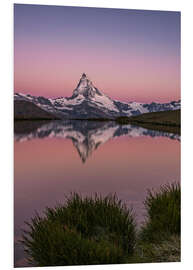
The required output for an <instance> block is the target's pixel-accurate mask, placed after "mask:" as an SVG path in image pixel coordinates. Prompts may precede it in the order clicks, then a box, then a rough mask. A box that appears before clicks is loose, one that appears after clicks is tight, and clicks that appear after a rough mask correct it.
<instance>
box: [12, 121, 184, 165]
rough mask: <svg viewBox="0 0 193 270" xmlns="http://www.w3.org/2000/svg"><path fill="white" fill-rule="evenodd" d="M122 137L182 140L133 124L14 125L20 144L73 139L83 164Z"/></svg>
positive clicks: (45, 122) (50, 122) (27, 122)
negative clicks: (107, 143)
mask: <svg viewBox="0 0 193 270" xmlns="http://www.w3.org/2000/svg"><path fill="white" fill-rule="evenodd" d="M120 136H127V137H128V138H133V137H141V136H150V137H160V136H162V137H168V138H170V139H174V140H180V135H178V134H173V133H169V132H160V131H156V130H149V129H146V128H143V127H137V126H133V125H124V126H120V125H118V124H116V122H114V121H106V122H105V121H104V122H100V121H81V120H80V121H75V120H64V121H61V120H59V121H56V120H55V121H16V123H15V125H14V138H15V141H16V142H23V141H26V140H32V139H37V138H38V139H44V138H62V139H70V140H72V143H73V145H74V147H75V148H76V149H77V152H78V154H79V156H80V158H81V160H82V162H83V163H84V162H86V160H87V159H88V158H89V157H90V156H91V155H92V153H93V152H94V151H95V150H96V149H97V148H98V147H99V146H101V145H103V144H104V143H105V142H107V141H108V140H110V139H113V138H117V137H120Z"/></svg>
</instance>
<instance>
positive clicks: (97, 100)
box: [14, 73, 180, 119]
mask: <svg viewBox="0 0 193 270" xmlns="http://www.w3.org/2000/svg"><path fill="white" fill-rule="evenodd" d="M14 100H15V101H18V100H19V101H21V100H23V101H28V102H30V103H33V104H35V105H36V106H38V107H39V108H41V109H42V110H43V111H46V112H48V113H50V114H51V115H52V117H54V118H60V119H97V118H105V119H114V118H116V117H119V116H133V115H139V114H143V113H148V112H156V111H167V110H176V109H180V101H172V102H169V103H155V102H152V103H150V104H143V103H138V102H129V103H125V102H121V101H117V100H113V99H111V98H110V97H108V96H107V95H105V94H103V93H102V92H101V91H99V90H98V89H97V88H96V87H95V86H94V85H93V83H92V82H91V81H90V80H89V79H88V77H87V76H86V74H85V73H83V74H82V76H81V78H80V81H79V83H78V85H77V87H76V89H75V90H74V91H73V94H72V96H71V97H59V98H55V99H51V98H45V97H35V96H31V95H29V94H28V95H25V94H21V93H16V94H15V95H14ZM28 104H29V103H28ZM26 106H27V105H26ZM17 111H18V106H17V103H15V118H17V115H18V114H17ZM20 116H21V114H20Z"/></svg>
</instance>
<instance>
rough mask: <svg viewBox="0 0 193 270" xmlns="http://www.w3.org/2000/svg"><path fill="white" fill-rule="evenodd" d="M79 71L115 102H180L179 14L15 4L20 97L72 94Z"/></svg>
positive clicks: (16, 77)
mask: <svg viewBox="0 0 193 270" xmlns="http://www.w3.org/2000/svg"><path fill="white" fill-rule="evenodd" d="M82 72H85V73H87V75H88V77H89V78H90V79H91V80H92V81H93V83H94V85H95V86H96V87H97V88H99V89H100V90H101V91H102V92H104V93H105V94H107V95H108V96H110V97H112V98H114V99H119V100H122V101H139V102H151V101H158V102H167V101H171V100H177V99H179V98H180V13H179V12H168V11H143V10H121V9H104V8H81V7H64V6H44V5H23V4H15V5H14V90H15V92H22V93H30V94H31V95H37V96H45V97H58V96H71V94H72V91H73V90H74V89H75V87H76V85H77V83H78V81H79V78H80V76H81V74H82Z"/></svg>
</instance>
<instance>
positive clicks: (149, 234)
mask: <svg viewBox="0 0 193 270" xmlns="http://www.w3.org/2000/svg"><path fill="white" fill-rule="evenodd" d="M144 204H145V208H146V211H147V221H146V223H145V224H144V226H143V227H142V229H141V234H140V237H141V239H143V241H145V240H147V241H151V242H159V241H160V240H162V239H166V238H168V236H170V235H180V231H181V192H180V184H179V183H172V184H167V185H164V186H161V187H160V189H159V190H158V191H152V190H149V191H148V195H147V197H146V199H145V202H144Z"/></svg>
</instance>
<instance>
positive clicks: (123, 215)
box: [22, 193, 136, 266]
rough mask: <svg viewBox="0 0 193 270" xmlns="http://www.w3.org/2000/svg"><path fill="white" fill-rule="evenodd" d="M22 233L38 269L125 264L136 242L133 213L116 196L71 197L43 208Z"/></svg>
mask: <svg viewBox="0 0 193 270" xmlns="http://www.w3.org/2000/svg"><path fill="white" fill-rule="evenodd" d="M44 214H45V215H44V217H40V216H39V215H38V214H36V216H35V217H34V218H32V219H31V222H30V223H28V224H27V225H28V231H24V234H23V241H22V242H23V244H24V246H25V247H26V253H27V254H28V259H29V260H30V262H31V263H32V264H34V263H36V264H37V265H38V266H48V265H49V266H54V265H81V264H106V263H109V264H110V263H124V262H126V258H127V257H128V256H129V255H131V254H133V251H134V245H135V241H136V231H135V221H134V217H133V215H132V211H131V210H130V209H127V208H126V206H125V205H123V204H122V202H121V201H120V200H118V199H117V197H116V196H107V197H105V198H102V197H101V196H98V195H95V197H94V198H91V197H86V198H83V197H81V196H80V195H79V194H77V193H74V194H71V196H70V197H68V198H67V199H66V202H65V203H64V204H63V205H57V206H56V207H55V208H46V210H45V213H44Z"/></svg>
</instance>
